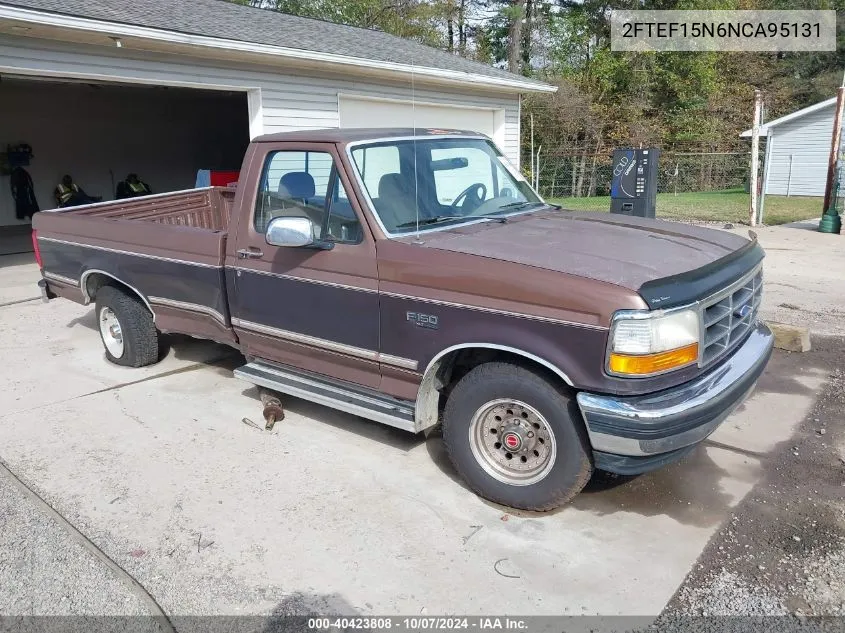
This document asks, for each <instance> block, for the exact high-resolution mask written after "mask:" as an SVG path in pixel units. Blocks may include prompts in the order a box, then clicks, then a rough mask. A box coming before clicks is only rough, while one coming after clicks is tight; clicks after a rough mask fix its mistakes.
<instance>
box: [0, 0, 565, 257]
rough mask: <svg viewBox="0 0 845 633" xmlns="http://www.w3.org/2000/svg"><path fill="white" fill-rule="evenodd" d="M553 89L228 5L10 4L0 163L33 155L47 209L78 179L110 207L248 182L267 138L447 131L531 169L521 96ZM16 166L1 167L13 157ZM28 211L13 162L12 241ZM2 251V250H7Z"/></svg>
mask: <svg viewBox="0 0 845 633" xmlns="http://www.w3.org/2000/svg"><path fill="white" fill-rule="evenodd" d="M554 90H555V88H554V87H552V86H549V85H548V84H544V83H542V82H538V81H534V80H531V79H528V78H526V77H522V76H518V75H514V74H511V73H508V72H506V71H503V70H500V69H497V68H493V67H490V66H487V65H485V64H481V63H477V62H473V61H470V60H466V59H463V58H461V57H458V56H456V55H451V54H448V53H446V52H442V51H438V50H435V49H432V48H429V47H426V46H423V45H421V44H417V43H415V42H412V41H409V40H405V39H402V38H398V37H394V36H392V35H388V34H386V33H382V32H379V31H374V30H367V29H359V28H354V27H348V26H343V25H339V24H333V23H329V22H323V21H319V20H313V19H307V18H299V17H295V16H290V15H285V14H281V13H277V12H273V11H268V10H264V9H257V8H252V7H248V6H242V5H238V4H233V3H230V2H223V1H221V0H179V1H178V2H174V1H173V0H134V1H133V2H126V1H125V0H0V104H2V115H0V154H2V153H3V152H4V151H5V150H6V148H7V146H14V145H16V144H21V143H24V144H27V145H30V146H31V147H32V153H33V158H32V160H31V161H30V162H29V164H28V165H27V166H26V167H25V169H26V170H27V171H28V173H29V174H30V175H31V177H32V180H33V183H34V189H35V194H36V198H37V201H38V205H39V207H40V208H41V209H46V208H52V207H53V206H55V205H54V201H53V199H52V197H53V190H54V188H55V186H56V184H57V183H58V182H59V180H60V179H61V177H62V175H63V174H66V173H67V174H71V175H73V178H74V180H75V182H77V183H78V184H80V185H81V186H82V187H83V188H84V189H85V190H86V192H87V193H88V194H89V195H92V196H93V195H97V196H102V197H103V198H104V199H106V200H109V199H111V198H112V197H113V196H114V191H115V181H116V180H117V181H120V180H122V179H123V178H124V177H125V176H126V174H127V173H130V172H134V173H138V174H139V175H140V176H141V177H142V179H143V180H145V181H146V182H148V183H149V184H150V185H151V187H152V189H153V191H154V192H162V191H168V190H177V189H184V188H190V187H193V186H194V184H195V182H196V175H197V171H198V170H200V169H219V170H237V169H238V168H239V167H240V160H241V155H242V152H243V150H244V148H245V147H246V145H247V143H248V142H249V140H250V138H253V137H255V136H257V135H260V134H265V133H271V132H284V131H291V130H302V129H317V128H327V127H362V126H366V127H382V126H383V127H402V126H412V125H417V126H420V127H442V128H451V129H471V130H474V131H478V132H483V133H485V134H487V135H489V136H490V137H491V138H492V139H493V140H494V141H495V142H496V143H497V144H498V145H499V147H500V148H501V149H502V150H503V152H504V153H505V154H506V155H507V156H508V157H509V158H510V159H511V160H512V161H513V162H514V163H518V161H519V137H520V129H519V107H520V94H521V93H527V92H535V91H546V92H550V91H554ZM2 158H3V156H2V155H0V159H2ZM15 224H18V225H26V224H27V219H26V218H19V217H17V215H16V204H15V203H14V201H13V199H12V196H11V193H10V178H9V168H8V164H7V165H6V166H5V168H4V165H3V161H2V160H0V236H2V232H3V231H2V228H3V227H4V226H8V225H15ZM0 253H2V250H0Z"/></svg>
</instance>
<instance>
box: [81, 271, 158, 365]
mask: <svg viewBox="0 0 845 633" xmlns="http://www.w3.org/2000/svg"><path fill="white" fill-rule="evenodd" d="M104 308H108V309H110V310H111V311H112V312H113V313H114V315H115V317H117V320H118V322H119V324H120V330H121V334H122V337H123V352H122V353H121V354H120V355H115V354H113V353H112V352H111V351H109V348H108V346H107V345H106V341H105V339H104V337H103V331H102V329H101V328H100V320H101V318H102V314H103V309H104ZM96 311H97V312H96V319H97V330H98V331H99V332H100V340H101V341H102V343H103V349H105V352H106V358H107V359H109V361H111V362H112V363H114V364H115V365H123V366H124V367H144V366H146V365H152V364H153V363H156V362H158V332H157V331H156V327H155V323H154V322H153V316H152V314H150V311H149V310H148V309H147V307H146V306H145V305H144V304H143V303H142V302H141V301H140V300H139V299H138V298H137V297H135V296H133V295H130V294H128V293H126V292H124V291H123V290H121V289H120V288H116V287H114V286H103V287H102V288H100V289H99V290H98V291H97V307H96Z"/></svg>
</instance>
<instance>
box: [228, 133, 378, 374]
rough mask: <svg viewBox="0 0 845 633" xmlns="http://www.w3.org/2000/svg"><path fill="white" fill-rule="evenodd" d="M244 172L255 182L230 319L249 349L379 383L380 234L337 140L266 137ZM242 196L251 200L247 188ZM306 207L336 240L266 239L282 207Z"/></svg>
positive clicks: (297, 211) (301, 211)
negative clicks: (308, 243)
mask: <svg viewBox="0 0 845 633" xmlns="http://www.w3.org/2000/svg"><path fill="white" fill-rule="evenodd" d="M259 150H260V151H259V154H258V155H256V156H255V157H254V159H253V160H252V161H251V162H250V167H249V170H250V173H249V174H248V175H247V177H246V178H245V179H244V180H242V182H257V183H258V186H257V187H256V189H257V191H256V193H255V197H254V199H253V200H252V204H251V209H252V213H251V216H250V218H249V221H247V218H246V217H242V219H241V220H240V222H241V226H239V227H238V231H237V237H236V244H235V253H236V258H235V259H234V262H233V263H234V265H233V266H232V268H233V269H234V271H233V273H232V274H233V281H234V283H233V287H234V289H235V295H236V296H235V298H234V301H233V302H232V304H233V318H232V323H233V326H234V329H235V331H236V332H237V335H238V337H239V339H240V340H241V342H242V343H243V344H244V346H245V348H246V349H245V350H244V351H245V353H246V354H248V355H250V356H255V357H257V358H262V359H266V360H270V361H275V362H278V363H282V364H285V365H290V366H292V367H294V368H301V369H306V370H309V371H312V372H316V373H320V374H324V375H328V376H332V377H334V378H337V379H340V380H345V381H348V382H353V383H356V384H359V385H364V386H368V387H373V388H376V387H378V385H379V381H380V372H379V365H378V348H379V299H378V270H377V265H376V254H375V244H374V242H373V239H372V236H371V235H370V233H369V231H368V230H367V227H366V224H365V223H364V222H363V215H362V213H361V209H360V208H359V206H358V201H357V200H355V199H354V198H350V196H349V195H348V192H349V191H352V188H351V186H350V183H349V182H348V178H347V176H346V173H345V172H344V171H343V169H339V168H338V166H339V165H340V162H339V160H338V156H337V152H336V149H335V147H334V145H333V144H330V143H309V144H302V143H266V144H260V145H259ZM243 204H249V199H248V197H246V196H245V197H244V201H243ZM280 216H289V217H306V218H308V219H309V220H311V222H312V223H313V226H314V233H315V236H317V237H318V238H319V239H320V240H321V241H322V242H324V243H328V244H330V246H331V248H329V249H321V248H313V247H279V246H273V245H270V244H268V243H267V241H266V239H265V232H266V229H267V225H268V224H269V223H270V221H271V220H272V219H273V218H275V217H280Z"/></svg>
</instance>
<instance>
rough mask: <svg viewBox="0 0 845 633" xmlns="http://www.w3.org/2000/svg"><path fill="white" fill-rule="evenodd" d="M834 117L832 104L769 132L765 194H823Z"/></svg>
mask: <svg viewBox="0 0 845 633" xmlns="http://www.w3.org/2000/svg"><path fill="white" fill-rule="evenodd" d="M833 114H834V107H833V106H832V105H831V106H830V107H827V108H822V109H821V110H818V111H816V112H811V113H810V114H807V115H805V116H802V117H799V118H797V119H794V120H792V121H788V122H786V123H783V124H781V125H778V126H775V127H773V128H771V129H770V130H769V137H768V143H770V144H771V148H770V150H769V163H770V164H769V166H768V170H767V181H766V193H768V194H772V195H776V196H786V195H789V196H823V195H824V189H825V183H826V181H827V166H828V156H829V154H830V136H831V130H832V128H833ZM790 163H791V167H790Z"/></svg>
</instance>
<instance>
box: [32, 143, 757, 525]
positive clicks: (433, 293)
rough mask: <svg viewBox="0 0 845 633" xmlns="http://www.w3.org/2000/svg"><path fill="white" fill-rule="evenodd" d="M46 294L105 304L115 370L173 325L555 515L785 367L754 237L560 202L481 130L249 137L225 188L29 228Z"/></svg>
mask: <svg viewBox="0 0 845 633" xmlns="http://www.w3.org/2000/svg"><path fill="white" fill-rule="evenodd" d="M33 225H34V228H35V231H34V233H33V239H34V243H35V247H36V256H37V259H38V262H39V266H40V267H41V270H42V272H43V279H42V280H41V281H40V282H39V285H40V286H41V290H42V296H43V297H44V298H45V299H51V298H54V297H56V296H61V297H65V298H67V299H71V300H73V301H76V302H79V303H83V304H88V303H92V302H93V303H95V305H96V315H97V321H98V323H99V329H100V334H101V337H102V341H103V344H104V346H105V353H106V357H107V358H108V360H110V361H111V362H113V363H117V364H120V365H128V366H132V367H138V366H142V365H148V364H151V363H155V362H156V361H157V360H158V358H159V333H161V332H179V333H185V334H189V335H191V336H196V337H203V338H208V339H213V340H215V341H219V342H221V343H225V344H228V345H231V346H233V347H235V348H237V349H238V350H240V351H241V352H242V353H243V354H244V356H245V357H246V364H245V365H244V366H243V367H241V368H239V369H237V370H236V371H235V375H236V376H237V377H239V378H242V379H244V380H247V381H250V382H252V383H254V384H257V385H260V386H263V387H266V388H269V389H271V390H274V391H277V392H281V393H284V394H290V395H293V396H297V397H300V398H305V399H308V400H311V401H314V402H318V403H321V404H324V405H326V406H329V407H333V408H335V409H340V410H342V411H346V412H349V413H352V414H356V415H359V416H362V417H364V418H368V419H371V420H375V421H377V422H382V423H384V424H389V425H391V426H395V427H399V428H401V429H405V430H407V431H410V432H412V433H419V432H422V431H426V430H429V429H433V428H434V427H436V426H437V425H441V424H442V433H443V437H444V440H445V443H446V446H447V448H448V451H449V455H450V457H451V460H452V462H453V464H454V466H455V468H456V470H457V471H458V472H459V473H460V475H461V476H462V477H463V478H464V479H465V481H466V482H467V484H468V485H469V486H470V487H471V488H472V489H473V490H475V491H476V492H477V493H478V494H480V495H482V496H484V497H486V498H488V499H491V500H493V501H496V502H499V503H502V504H505V505H508V506H513V507H517V508H524V509H532V510H547V509H551V508H553V507H555V506H558V505H560V504H562V503H564V502H566V501H567V500H569V499H570V498H572V497H573V496H574V495H576V494H577V493H578V492H579V491H580V490H581V489H582V487H583V486H584V485H585V484H586V483H587V481H588V479H589V478H590V476H591V474H592V472H593V471H594V470H596V469H598V470H603V471H610V472H614V473H620V474H635V473H641V472H645V471H648V470H651V469H654V468H657V467H660V466H662V465H664V464H667V463H669V462H672V461H674V460H677V459H679V458H681V457H682V456H684V455H685V454H686V453H688V452H689V451H690V450H692V449H693V447H694V446H695V445H696V444H697V443H699V442H701V441H702V440H703V439H704V438H706V437H707V436H708V435H709V434H710V433H712V432H713V431H714V430H715V429H716V427H717V426H718V425H719V424H720V423H721V422H722V421H723V420H724V419H725V418H726V417H727V416H728V414H729V413H730V412H731V411H732V410H733V409H734V408H735V407H736V406H737V405H738V404H739V403H740V402H742V400H743V399H744V398H745V397H746V396H747V394H748V393H749V392H750V391H751V389H752V388H753V386H754V384H755V382H756V380H757V378H758V377H759V376H760V374H761V373H762V372H763V370H764V368H765V366H766V363H767V361H768V359H769V357H770V355H771V349H772V335H771V333H770V332H769V330H768V329H767V328H766V327H765V325H763V324H762V323H760V322H758V319H757V313H758V308H759V305H760V300H761V294H762V260H763V250H762V248H760V246H759V245H758V244H757V242H756V240H754V239H753V238H752V239H751V240H747V239H745V238H743V237H740V236H737V235H733V234H729V233H725V232H720V231H714V230H709V229H705V228H700V227H695V226H686V225H682V224H675V223H669V222H663V221H657V220H646V219H638V218H631V217H624V216H618V215H608V214H602V213H575V212H567V211H562V210H560V209H559V208H557V207H555V206H553V205H549V204H546V203H545V202H543V200H542V199H541V198H540V197H539V196H538V195H537V193H535V192H534V191H533V190H532V189H531V187H530V186H529V185H528V183H527V182H526V180H525V178H523V177H522V176H521V175H520V173H519V172H518V171H517V170H516V169H515V168H514V167H513V166H512V165H511V164H510V163H508V161H507V160H506V159H505V158H504V157H503V156H502V154H501V153H500V152H499V150H497V149H496V147H495V146H494V145H493V144H492V143H491V142H490V140H489V139H488V138H486V137H483V136H480V135H478V134H472V133H466V132H444V131H441V130H425V131H421V130H324V131H311V132H299V133H290V134H279V135H272V136H264V137H261V138H258V139H256V140H255V141H254V142H253V143H252V145H251V146H250V148H249V150H248V152H247V155H246V157H245V160H244V163H243V168H242V171H241V175H240V180H239V183H238V184H237V186H236V187H234V188H225V189H223V188H209V189H197V190H190V191H183V192H177V193H171V194H163V195H156V196H148V197H145V198H139V199H134V200H131V201H124V200H122V201H116V202H106V203H100V204H93V205H87V206H82V207H76V208H71V209H60V210H57V211H51V212H44V213H38V214H36V216H35V218H34V222H33Z"/></svg>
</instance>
